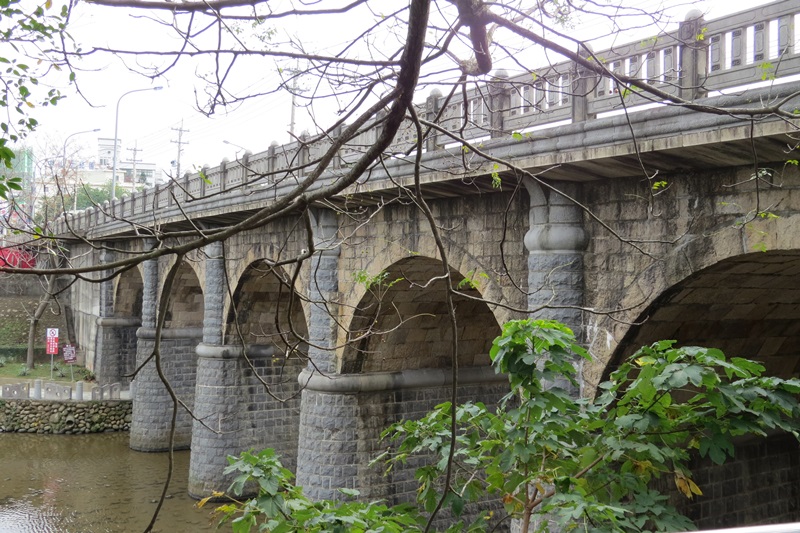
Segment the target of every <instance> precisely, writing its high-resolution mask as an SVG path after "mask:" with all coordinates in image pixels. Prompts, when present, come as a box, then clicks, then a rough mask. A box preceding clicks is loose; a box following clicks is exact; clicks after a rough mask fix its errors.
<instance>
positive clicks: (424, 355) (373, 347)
mask: <svg viewBox="0 0 800 533" xmlns="http://www.w3.org/2000/svg"><path fill="white" fill-rule="evenodd" d="M441 268H442V267H441V262H440V261H439V260H436V259H433V258H430V257H420V256H415V257H408V258H404V259H401V260H400V261H397V262H396V263H394V264H392V265H391V266H390V267H388V268H387V269H385V270H383V271H382V272H381V273H380V274H378V275H377V276H378V277H377V278H373V279H372V280H369V281H368V282H366V283H364V285H365V286H367V285H369V287H368V289H365V294H364V296H363V297H362V298H361V301H360V302H359V304H358V305H357V307H356V310H355V312H354V316H353V319H352V321H351V323H350V330H349V331H350V333H349V334H350V339H349V342H348V344H347V346H346V347H345V349H344V351H343V357H342V373H343V374H361V373H371V372H395V371H403V370H416V369H421V368H447V367H449V366H450V363H451V361H450V353H451V342H452V334H453V328H452V324H451V322H450V318H449V315H448V313H447V306H446V302H445V296H444V287H445V285H444V284H445V280H444V279H442V278H441V274H442V270H441ZM452 277H453V282H454V283H456V284H458V286H459V287H460V290H459V293H460V294H459V295H458V296H456V297H455V298H454V304H455V308H456V316H457V327H458V332H457V334H458V338H459V365H460V366H461V367H476V366H486V365H488V364H489V355H488V354H489V348H490V347H491V343H492V340H493V339H494V338H495V337H496V336H497V335H499V334H500V326H499V325H498V322H497V319H496V318H495V316H494V313H493V312H492V310H491V309H490V308H489V306H488V305H487V304H486V303H485V302H483V301H478V300H476V299H477V298H480V297H481V293H480V291H479V290H478V287H479V286H480V283H481V282H482V281H483V278H482V277H481V276H480V275H474V278H472V281H470V280H468V279H465V277H464V276H463V275H462V274H460V273H458V272H456V271H453V272H452Z"/></svg>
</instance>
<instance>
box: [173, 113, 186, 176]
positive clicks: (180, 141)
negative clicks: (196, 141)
mask: <svg viewBox="0 0 800 533" xmlns="http://www.w3.org/2000/svg"><path fill="white" fill-rule="evenodd" d="M172 131H177V132H178V140H177V141H170V142H172V143H175V144H177V145H178V158H177V159H176V160H175V164H176V165H177V167H178V168H177V172H176V175H175V178H180V177H181V153H182V152H183V145H184V144H189V141H184V140H183V134H184V133H189V130H185V129H183V120H181V127H180V128H172Z"/></svg>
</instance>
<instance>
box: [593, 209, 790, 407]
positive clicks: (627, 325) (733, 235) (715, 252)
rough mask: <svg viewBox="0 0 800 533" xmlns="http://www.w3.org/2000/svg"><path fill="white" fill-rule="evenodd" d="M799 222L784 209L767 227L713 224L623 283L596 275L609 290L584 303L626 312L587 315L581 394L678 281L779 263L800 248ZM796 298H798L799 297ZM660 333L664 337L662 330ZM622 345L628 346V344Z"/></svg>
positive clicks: (668, 294) (612, 359)
mask: <svg viewBox="0 0 800 533" xmlns="http://www.w3.org/2000/svg"><path fill="white" fill-rule="evenodd" d="M798 224H800V214H787V215H786V216H783V217H781V218H780V219H778V220H777V221H776V222H774V223H772V224H771V225H770V226H765V229H766V230H768V231H755V232H748V231H743V230H742V229H740V228H737V227H734V226H731V225H730V224H726V225H724V226H723V227H722V228H721V229H720V228H717V229H716V230H715V231H710V232H709V233H707V234H704V235H687V236H686V237H685V240H686V243H685V244H682V245H680V246H677V247H675V248H674V249H673V250H672V252H671V253H670V254H669V255H667V256H665V257H663V258H661V259H659V260H657V261H653V262H652V263H651V264H650V265H649V266H648V267H646V268H644V269H643V270H641V271H640V272H639V273H638V274H637V275H636V276H635V278H633V280H632V281H631V282H629V283H627V284H626V285H625V286H624V287H620V288H616V289H610V288H611V287H614V284H613V283H611V282H610V281H611V280H603V279H600V280H595V281H594V282H595V284H596V286H597V287H598V289H599V288H602V287H609V289H607V290H597V291H596V295H595V297H594V299H593V301H590V302H589V303H588V306H589V307H593V308H596V309H614V308H618V309H626V310H627V311H625V312H624V313H619V314H616V315H615V316H614V317H605V316H603V317H598V316H595V317H589V319H588V320H587V324H586V328H585V329H586V336H587V342H588V344H589V348H590V351H591V352H592V355H593V357H594V360H593V361H592V362H591V363H587V364H585V365H584V368H583V378H584V383H585V387H584V394H589V395H591V394H593V393H594V387H596V385H597V384H598V383H599V381H600V379H601V378H602V376H604V375H606V374H607V372H606V370H607V368H608V367H609V365H611V364H613V362H614V361H616V360H618V358H619V357H620V354H622V353H623V348H622V344H623V343H630V342H632V341H631V340H630V339H632V337H631V335H638V333H634V330H636V331H638V329H637V326H636V324H639V323H640V322H642V321H643V320H647V319H648V318H649V317H650V314H651V313H652V310H654V309H657V308H659V307H661V306H662V305H663V304H664V303H665V300H666V299H668V298H670V297H671V296H670V295H671V294H672V292H671V291H673V289H674V290H678V289H677V288H678V287H682V286H683V285H682V284H685V283H690V282H691V280H694V279H699V278H700V277H701V276H702V274H703V272H706V271H707V272H708V273H709V275H713V276H717V277H718V276H720V275H722V274H723V270H724V269H727V268H732V269H734V270H733V271H732V273H731V278H730V281H731V283H735V282H736V277H735V273H736V269H746V268H748V267H747V266H746V265H747V264H750V265H751V266H752V268H756V269H757V268H758V267H757V266H756V265H757V264H758V263H760V262H761V261H760V259H763V262H764V264H766V263H769V262H770V261H772V260H773V259H775V261H777V262H778V263H780V262H781V261H783V259H779V258H778V257H779V255H781V254H783V255H786V256H787V257H788V256H792V255H794V254H796V253H797V250H800V232H797V231H796V230H794V229H792V228H796V227H798V226H797V225H798ZM759 230H760V228H759ZM754 236H755V237H754ZM755 241H757V242H758V244H759V246H761V245H763V246H765V247H766V249H767V250H768V251H767V252H754V251H753V250H754V245H755V244H756V242H755ZM737 264H738V266H737ZM764 268H766V269H769V268H780V267H778V266H772V267H766V266H765V267H764ZM716 269H720V270H719V271H718V270H716ZM611 275H614V274H613V273H612V274H611ZM699 283H702V281H700V282H699ZM739 288H742V289H745V287H742V286H739V285H736V286H735V288H731V287H729V288H728V289H729V290H731V291H738V289H739ZM709 289H710V288H709ZM754 289H757V288H756V287H751V288H747V293H748V294H751V293H752V292H751V291H752V290H754ZM711 292H713V291H706V292H705V294H710V293H711ZM744 294H745V293H742V294H737V295H736V298H743V297H744V296H743V295H744ZM753 294H754V293H753ZM696 297H697V296H695V298H696ZM717 300H718V301H717V303H720V304H724V303H725V302H724V301H719V298H717ZM797 302H798V303H800V300H798V301H797ZM711 303H713V302H709V305H710V304H711ZM787 310H788V308H787ZM662 327H666V326H662ZM662 338H665V337H664V336H663V335H662ZM625 349H627V350H630V347H628V348H625Z"/></svg>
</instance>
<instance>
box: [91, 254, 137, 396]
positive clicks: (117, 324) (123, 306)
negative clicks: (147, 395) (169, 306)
mask: <svg viewBox="0 0 800 533" xmlns="http://www.w3.org/2000/svg"><path fill="white" fill-rule="evenodd" d="M142 293H143V281H142V275H141V272H140V271H139V269H138V268H136V267H134V268H131V269H129V270H126V271H125V272H123V273H121V274H120V275H119V277H118V278H117V279H116V281H115V285H114V286H113V299H112V300H111V309H109V310H108V311H111V312H110V314H109V315H108V316H103V317H101V319H100V322H98V324H100V325H101V328H100V330H99V332H98V335H99V338H98V340H97V349H96V350H95V357H96V360H95V363H94V372H95V377H96V379H97V381H98V382H99V383H102V384H108V383H121V384H122V385H123V386H127V384H128V383H129V382H130V380H131V377H130V376H131V375H132V374H133V372H134V371H135V369H136V350H137V345H138V339H137V337H136V331H137V330H138V329H139V326H141V325H142Z"/></svg>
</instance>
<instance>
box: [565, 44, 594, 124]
mask: <svg viewBox="0 0 800 533" xmlns="http://www.w3.org/2000/svg"><path fill="white" fill-rule="evenodd" d="M591 54H592V49H591V47H590V46H589V45H588V44H586V45H584V46H582V47H581V48H580V50H578V55H579V56H581V57H582V58H585V59H588V58H589V57H591ZM570 76H572V122H573V123H575V122H583V121H585V120H590V119H593V118H595V114H594V113H592V114H590V113H589V93H590V92H592V90H593V88H594V82H595V79H596V76H595V74H594V72H593V71H592V70H591V69H588V68H586V67H585V66H583V65H581V64H580V63H573V68H572V72H570Z"/></svg>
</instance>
